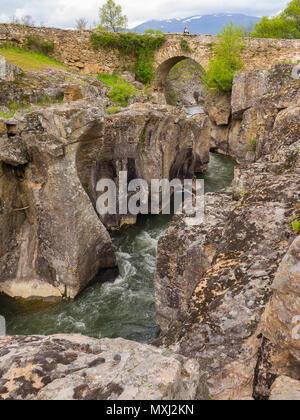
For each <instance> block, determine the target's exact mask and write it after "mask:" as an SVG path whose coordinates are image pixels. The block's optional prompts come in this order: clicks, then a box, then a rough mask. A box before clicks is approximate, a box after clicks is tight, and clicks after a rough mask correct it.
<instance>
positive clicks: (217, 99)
mask: <svg viewBox="0 0 300 420" xmlns="http://www.w3.org/2000/svg"><path fill="white" fill-rule="evenodd" d="M204 111H205V113H206V114H207V115H208V116H209V118H210V119H211V120H212V121H213V122H214V123H215V124H217V125H228V123H229V119H230V116H231V96H230V94H229V93H218V92H212V93H209V94H208V95H207V96H206V97H205V102H204Z"/></svg>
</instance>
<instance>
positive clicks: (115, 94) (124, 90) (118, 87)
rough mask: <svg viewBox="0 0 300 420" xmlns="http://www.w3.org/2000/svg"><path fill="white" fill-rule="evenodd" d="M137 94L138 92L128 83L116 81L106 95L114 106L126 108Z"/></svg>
mask: <svg viewBox="0 0 300 420" xmlns="http://www.w3.org/2000/svg"><path fill="white" fill-rule="evenodd" d="M137 94H138V90H136V89H135V87H134V86H132V85H131V84H129V83H126V82H125V80H123V79H121V78H120V79H118V81H117V82H116V84H115V85H114V86H113V87H112V89H111V90H110V92H109V93H108V95H109V97H110V99H111V101H112V102H113V103H114V104H115V105H116V106H123V107H126V106H128V101H129V100H130V99H131V98H132V97H133V96H135V95H137Z"/></svg>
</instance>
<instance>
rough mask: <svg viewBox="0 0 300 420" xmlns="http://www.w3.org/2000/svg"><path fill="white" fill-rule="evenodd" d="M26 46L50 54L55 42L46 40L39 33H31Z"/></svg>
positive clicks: (31, 49)
mask: <svg viewBox="0 0 300 420" xmlns="http://www.w3.org/2000/svg"><path fill="white" fill-rule="evenodd" d="M24 47H25V48H26V49H28V50H30V51H34V52H38V53H41V54H44V55H49V54H50V53H52V52H53V51H54V42H50V41H45V40H43V39H42V38H41V37H39V36H38V35H29V36H28V37H27V38H26V42H25V43H24Z"/></svg>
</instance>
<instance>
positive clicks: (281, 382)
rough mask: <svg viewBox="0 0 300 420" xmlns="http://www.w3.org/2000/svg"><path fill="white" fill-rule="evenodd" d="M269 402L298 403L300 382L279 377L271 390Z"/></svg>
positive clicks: (299, 399)
mask: <svg viewBox="0 0 300 420" xmlns="http://www.w3.org/2000/svg"><path fill="white" fill-rule="evenodd" d="M270 401H300V381H295V380H294V379H291V378H288V377H287V376H280V377H279V378H278V379H276V381H275V382H274V384H273V386H272V388H271V396H270Z"/></svg>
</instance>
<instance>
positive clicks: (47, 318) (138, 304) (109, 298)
mask: <svg viewBox="0 0 300 420" xmlns="http://www.w3.org/2000/svg"><path fill="white" fill-rule="evenodd" d="M234 164H235V163H234V161H233V160H232V159H231V158H229V157H226V156H222V155H217V154H211V160H210V164H209V168H208V171H207V172H206V174H205V175H203V178H204V180H205V191H206V192H211V191H218V190H221V189H223V188H226V187H227V186H229V185H230V184H231V182H232V179H233V172H234ZM170 221H171V216H163V215H161V216H143V217H139V218H138V223H137V224H136V225H135V226H130V227H128V228H127V229H126V230H124V231H122V232H121V233H116V234H113V243H114V246H115V249H116V252H117V257H118V262H119V268H120V274H119V275H117V274H115V273H111V274H110V277H109V279H108V280H109V281H107V282H106V283H104V284H100V283H97V284H95V285H93V286H90V287H89V288H87V289H86V290H85V291H84V292H83V293H81V294H80V296H79V297H77V299H75V301H63V302H61V303H42V302H24V301H16V300H13V299H10V298H8V297H6V296H3V295H2V296H0V314H1V315H3V316H4V317H5V318H6V322H7V333H8V334H9V335H15V334H16V335H27V334H28V335H34V334H42V335H43V334H46V335H48V334H57V333H80V334H84V335H88V336H91V337H97V338H98V337H100V336H101V337H110V338H114V337H123V338H126V339H129V340H134V341H139V342H144V343H146V342H150V341H152V340H153V339H155V338H156V337H157V335H158V333H159V328H158V326H157V325H156V322H155V304H154V286H153V278H154V273H155V265H156V250H157V243H158V240H159V238H160V237H161V236H162V235H163V234H164V232H165V231H166V229H167V227H168V225H169V223H170Z"/></svg>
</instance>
